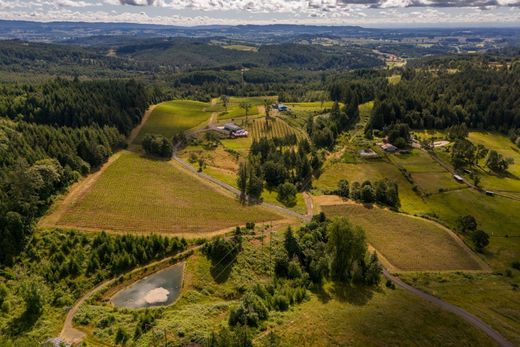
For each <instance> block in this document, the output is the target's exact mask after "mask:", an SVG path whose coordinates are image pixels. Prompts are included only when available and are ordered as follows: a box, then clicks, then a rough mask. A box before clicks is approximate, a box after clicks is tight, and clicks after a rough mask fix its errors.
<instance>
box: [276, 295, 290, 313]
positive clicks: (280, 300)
mask: <svg viewBox="0 0 520 347" xmlns="http://www.w3.org/2000/svg"><path fill="white" fill-rule="evenodd" d="M289 305H290V303H289V299H288V298H287V297H286V296H285V295H281V294H276V295H275V296H274V298H273V306H274V308H275V309H276V310H277V311H287V310H288V309H289Z"/></svg>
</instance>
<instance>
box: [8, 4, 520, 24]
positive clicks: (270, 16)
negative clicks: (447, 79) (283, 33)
mask: <svg viewBox="0 0 520 347" xmlns="http://www.w3.org/2000/svg"><path fill="white" fill-rule="evenodd" d="M457 4H458V7H457V6H455V5H457ZM519 6H520V0H256V1H255V0H32V1H25V0H0V18H3V19H28V20H35V19H37V20H43V21H55V20H68V21H73V20H76V21H77V20H82V21H115V22H140V23H157V24H179V25H196V24H243V23H258V24H263V23H274V22H277V23H290V24H296V23H300V24H301V23H309V24H327V25H380V24H381V23H390V24H393V25H396V23H397V24H407V23H409V24H413V23H417V24H425V25H426V24H429V23H430V24H432V25H439V24H441V23H484V22H485V23H493V22H495V23H501V24H504V23H516V24H520V7H519ZM482 9H488V10H486V11H482Z"/></svg>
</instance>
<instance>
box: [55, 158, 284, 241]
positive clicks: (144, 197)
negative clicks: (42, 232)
mask: <svg viewBox="0 0 520 347" xmlns="http://www.w3.org/2000/svg"><path fill="white" fill-rule="evenodd" d="M201 196H204V199H200V197H201ZM280 218H281V217H280V216H278V215H276V214H274V213H272V212H269V211H267V210H265V209H263V208H261V207H256V206H255V207H244V206H242V205H241V204H240V203H239V202H238V201H236V200H235V199H233V198H231V197H228V196H227V195H223V194H220V193H218V192H217V191H215V190H214V189H213V187H210V186H208V185H207V184H205V183H204V182H202V181H201V180H198V179H197V178H195V177H192V176H191V175H189V174H187V173H185V172H184V171H182V170H180V169H178V168H177V167H176V166H175V165H172V164H171V163H169V162H165V161H156V160H151V159H147V158H144V157H141V156H139V155H138V154H136V153H131V152H125V153H123V155H122V156H121V157H120V158H119V159H118V160H117V161H116V162H115V163H113V164H112V165H111V166H110V167H109V168H108V169H107V170H106V171H105V172H104V173H103V175H101V177H100V178H99V179H98V181H97V182H95V183H94V185H93V186H92V187H91V189H90V190H89V191H88V192H87V193H86V194H85V195H84V196H82V197H81V198H80V199H79V200H78V201H76V202H75V203H74V204H73V205H72V206H70V207H69V208H68V210H67V211H66V213H65V214H64V215H63V216H62V218H61V219H60V220H59V221H58V222H57V225H58V226H67V227H77V228H89V229H90V228H92V229H100V230H101V229H106V230H114V231H128V232H136V231H137V232H161V233H172V234H182V235H183V236H187V237H189V236H190V235H191V236H195V237H197V236H198V235H204V233H207V232H211V231H216V230H219V229H223V228H227V227H234V226H236V225H239V224H244V223H246V222H248V221H257V222H260V221H267V220H276V219H280Z"/></svg>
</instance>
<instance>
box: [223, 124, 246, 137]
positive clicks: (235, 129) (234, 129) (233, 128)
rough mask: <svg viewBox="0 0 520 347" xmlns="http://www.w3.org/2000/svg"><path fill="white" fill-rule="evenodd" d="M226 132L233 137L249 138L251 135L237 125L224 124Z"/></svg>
mask: <svg viewBox="0 0 520 347" xmlns="http://www.w3.org/2000/svg"><path fill="white" fill-rule="evenodd" d="M224 130H226V131H228V132H229V135H230V136H231V137H247V136H248V135H249V133H248V132H247V130H245V129H242V128H241V127H239V126H238V125H236V124H235V123H226V124H224Z"/></svg>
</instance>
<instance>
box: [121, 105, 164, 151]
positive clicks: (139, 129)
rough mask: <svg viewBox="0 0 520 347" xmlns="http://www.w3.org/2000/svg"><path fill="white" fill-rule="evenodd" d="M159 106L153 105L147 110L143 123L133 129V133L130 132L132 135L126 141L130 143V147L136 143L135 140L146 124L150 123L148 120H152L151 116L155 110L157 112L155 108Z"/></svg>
mask: <svg viewBox="0 0 520 347" xmlns="http://www.w3.org/2000/svg"><path fill="white" fill-rule="evenodd" d="M157 106H158V105H152V106H150V107H149V108H148V110H146V112H145V113H144V116H143V118H142V119H141V123H139V125H138V126H136V127H135V128H133V129H132V131H131V132H130V135H129V136H128V139H127V141H126V143H128V145H131V144H132V143H133V142H134V140H135V138H136V137H137V135H139V133H140V132H141V129H142V128H143V126H144V124H145V123H146V122H147V121H148V118H150V115H151V114H152V112H153V110H155V108H156V107H157Z"/></svg>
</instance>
